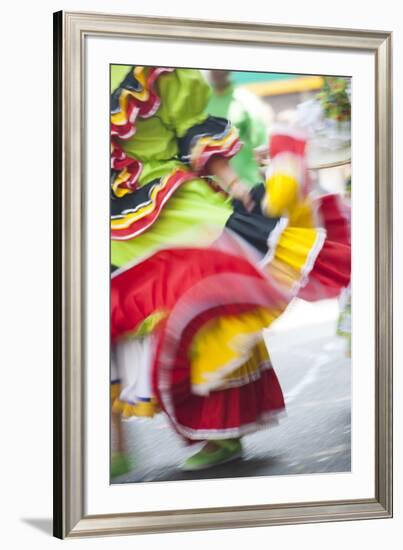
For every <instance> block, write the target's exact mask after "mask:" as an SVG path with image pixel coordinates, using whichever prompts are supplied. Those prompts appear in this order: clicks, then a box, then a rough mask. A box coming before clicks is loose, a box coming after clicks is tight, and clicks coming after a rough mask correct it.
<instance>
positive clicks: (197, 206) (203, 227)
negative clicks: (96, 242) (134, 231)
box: [111, 179, 232, 267]
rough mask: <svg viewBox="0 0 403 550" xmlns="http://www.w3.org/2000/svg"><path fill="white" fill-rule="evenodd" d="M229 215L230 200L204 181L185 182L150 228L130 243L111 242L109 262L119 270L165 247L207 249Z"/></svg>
mask: <svg viewBox="0 0 403 550" xmlns="http://www.w3.org/2000/svg"><path fill="white" fill-rule="evenodd" d="M231 213H232V206H231V204H230V202H229V200H228V199H227V198H226V197H224V196H223V195H222V194H221V193H217V192H216V191H214V190H213V189H211V187H209V186H208V185H207V184H206V183H205V182H204V181H203V180H201V179H195V180H191V181H189V182H187V183H184V184H183V185H182V186H181V187H180V188H179V189H178V190H177V191H175V193H174V195H173V196H172V197H171V198H170V199H169V201H168V202H167V203H166V205H165V206H164V208H163V210H162V212H161V214H160V216H159V218H158V220H157V221H156V222H155V223H154V224H153V225H152V227H151V229H149V230H148V231H145V232H144V233H142V234H141V235H139V236H138V237H135V238H134V239H131V240H129V241H114V240H112V241H111V262H112V264H113V265H115V266H117V267H121V266H123V265H125V264H127V263H129V262H131V261H133V260H134V259H139V258H142V257H146V256H149V255H150V254H152V253H154V252H156V251H157V250H160V249H162V248H166V247H167V246H170V247H174V246H177V247H179V246H192V245H193V246H194V245H195V243H196V244H197V246H208V245H209V244H211V243H212V242H213V241H214V240H215V239H216V238H218V236H219V235H220V234H221V232H222V229H223V227H224V225H225V223H226V221H227V219H228V218H229V216H230V215H231Z"/></svg>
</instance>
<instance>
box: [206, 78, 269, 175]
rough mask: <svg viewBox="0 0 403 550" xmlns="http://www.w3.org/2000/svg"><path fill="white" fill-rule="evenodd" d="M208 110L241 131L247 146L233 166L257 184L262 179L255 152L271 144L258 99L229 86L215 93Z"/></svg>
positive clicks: (237, 156) (239, 173)
mask: <svg viewBox="0 0 403 550" xmlns="http://www.w3.org/2000/svg"><path fill="white" fill-rule="evenodd" d="M207 111H208V113H209V114H210V115H213V116H218V117H223V118H227V119H228V120H229V121H230V122H232V124H233V125H234V126H236V127H237V128H238V130H239V137H240V139H241V141H242V142H243V147H242V149H241V151H240V152H239V153H238V154H237V155H236V156H235V157H234V158H232V159H231V161H230V163H231V165H232V167H233V168H234V170H235V172H236V173H237V174H238V176H239V177H240V178H241V179H242V180H243V181H244V182H245V183H248V184H249V185H251V186H253V185H256V183H258V182H259V181H261V179H262V177H261V175H260V174H259V167H258V165H257V163H256V161H255V159H254V155H253V149H255V148H256V147H260V146H261V145H265V144H267V132H266V128H265V125H264V122H263V120H262V118H261V117H260V116H259V103H258V99H257V98H256V97H255V96H253V94H251V93H250V92H249V91H247V90H242V89H239V88H234V87H233V86H229V87H228V88H227V89H226V90H225V91H224V92H223V93H217V92H214V93H213V94H212V96H211V98H210V101H209V104H208V106H207Z"/></svg>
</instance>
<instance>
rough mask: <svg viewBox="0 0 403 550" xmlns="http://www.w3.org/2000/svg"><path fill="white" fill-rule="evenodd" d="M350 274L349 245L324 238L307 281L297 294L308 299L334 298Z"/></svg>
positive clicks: (344, 285) (343, 286) (348, 280)
mask: <svg viewBox="0 0 403 550" xmlns="http://www.w3.org/2000/svg"><path fill="white" fill-rule="evenodd" d="M350 276H351V249H350V246H348V245H345V244H342V243H336V242H334V241H327V240H326V241H325V243H324V245H323V248H322V250H321V251H320V252H319V255H318V257H317V259H316V262H315V265H314V266H313V269H312V271H311V272H310V274H309V281H308V283H307V285H306V286H305V287H303V288H302V289H301V290H300V292H299V294H298V296H299V297H300V298H303V299H304V300H310V301H314V300H318V299H323V298H334V297H336V296H338V295H339V294H340V292H341V290H342V289H343V288H345V287H346V286H348V285H349V283H350Z"/></svg>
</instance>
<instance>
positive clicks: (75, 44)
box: [54, 12, 392, 538]
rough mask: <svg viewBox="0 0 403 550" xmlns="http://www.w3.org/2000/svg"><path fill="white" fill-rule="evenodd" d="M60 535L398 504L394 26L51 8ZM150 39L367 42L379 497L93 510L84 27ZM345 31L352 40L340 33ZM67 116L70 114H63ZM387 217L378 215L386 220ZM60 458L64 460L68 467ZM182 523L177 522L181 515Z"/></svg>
mask: <svg viewBox="0 0 403 550" xmlns="http://www.w3.org/2000/svg"><path fill="white" fill-rule="evenodd" d="M54 29H55V31H54V32H55V38H54V92H55V102H54V130H55V143H54V153H55V168H54V190H55V198H54V201H55V214H54V224H55V263H54V273H55V310H54V311H55V355H54V373H55V382H54V384H55V398H54V409H55V423H54V435H55V439H54V441H55V443H54V451H55V453H54V455H55V458H54V466H55V474H54V476H55V477H54V499H55V502H54V513H55V516H54V534H55V536H57V537H59V538H73V537H84V536H85V537H88V536H102V535H117V534H134V533H161V532H168V531H179V530H181V531H191V530H202V529H223V528H235V527H252V526H258V525H261V526H263V525H282V524H295V523H308V522H310V523H312V522H328V521H340V520H344V521H346V520H352V519H369V518H386V517H390V516H391V513H392V462H391V452H392V446H391V436H392V411H391V404H392V401H391V399H392V393H391V390H392V378H391V376H392V370H391V369H392V351H391V344H392V336H391V328H392V321H391V312H392V288H391V282H392V274H391V271H390V270H391V266H392V248H391V238H390V237H391V229H392V221H391V214H392V211H391V204H392V189H391V159H392V152H391V147H390V144H391V129H392V122H391V83H390V77H391V35H390V33H387V32H377V31H374V32H373V31H352V30H347V29H319V28H305V27H282V26H278V27H277V26H273V25H257V24H248V23H246V24H245V23H244V24H242V23H231V22H214V21H198V20H185V19H181V20H180V19H170V18H161V17H160V18H153V17H133V16H128V17H127V16H119V15H116V14H115V15H106V14H90V13H74V12H69V13H63V12H58V13H57V14H55V16H54ZM107 34H113V35H115V36H122V35H130V36H146V37H148V38H156V37H162V36H164V37H165V38H168V39H184V40H187V41H188V40H192V39H193V40H199V41H206V42H210V43H211V42H213V41H221V42H223V41H225V42H227V43H228V42H234V43H238V44H240V43H241V44H242V43H243V44H247V43H255V44H261V45H264V44H289V45H295V46H301V47H304V46H310V47H333V48H336V49H346V48H347V49H354V50H361V51H362V50H367V51H371V52H372V53H374V54H375V60H376V79H377V80H376V135H377V142H376V170H375V177H376V193H377V197H376V199H377V212H376V222H377V228H376V245H377V251H378V252H379V254H378V256H377V259H376V261H377V263H376V266H375V267H376V290H377V296H376V308H377V314H378V315H377V317H378V318H377V325H376V361H377V365H376V384H377V388H376V442H375V444H376V487H375V497H376V498H375V499H368V500H360V501H359V500H355V501H340V502H333V503H331V502H326V501H324V502H320V503H306V502H305V503H298V504H291V505H290V504H289V505H270V506H263V507H262V506H250V507H241V508H238V509H232V508H225V509H201V510H197V509H192V510H175V511H155V512H146V513H139V514H137V513H136V514H106V515H103V516H85V513H84V512H85V510H84V500H85V496H84V490H85V487H84V450H85V438H84V400H83V399H84V341H85V340H84V338H83V331H84V329H85V315H84V314H85V312H84V308H83V303H84V302H83V292H84V283H85V279H84V276H83V275H84V270H83V266H84V263H85V262H84V259H85V247H84V244H85V240H84V231H83V229H84V216H83V210H84V208H83V206H84V203H83V194H84V187H83V186H82V177H83V174H82V167H83V163H82V160H84V158H83V157H82V155H81V147H82V144H83V138H84V132H83V125H84V117H83V116H82V115H83V108H84V107H83V97H84V89H83V82H84V79H83V73H84V57H83V49H84V48H83V44H84V39H85V36H86V35H107ZM341 39H343V40H345V42H344V46H343V45H340V40H341ZM62 117H63V118H62ZM380 222H382V223H380ZM60 466H61V468H60ZM173 520H174V521H173Z"/></svg>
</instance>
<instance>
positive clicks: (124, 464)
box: [111, 452, 134, 477]
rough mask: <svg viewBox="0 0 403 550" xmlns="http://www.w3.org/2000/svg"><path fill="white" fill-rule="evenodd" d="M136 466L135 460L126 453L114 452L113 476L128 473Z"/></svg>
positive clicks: (112, 462)
mask: <svg viewBox="0 0 403 550" xmlns="http://www.w3.org/2000/svg"><path fill="white" fill-rule="evenodd" d="M133 467H134V464H133V461H132V460H131V459H130V458H129V457H128V456H127V455H126V454H124V453H117V452H116V453H112V460H111V477H118V476H122V475H123V474H128V473H129V472H130V471H131V470H132V469H133Z"/></svg>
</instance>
